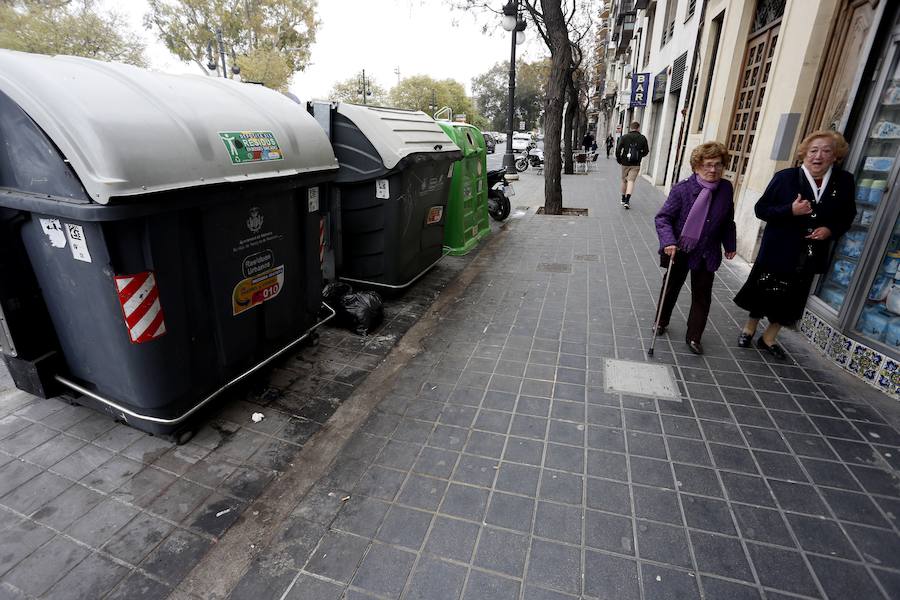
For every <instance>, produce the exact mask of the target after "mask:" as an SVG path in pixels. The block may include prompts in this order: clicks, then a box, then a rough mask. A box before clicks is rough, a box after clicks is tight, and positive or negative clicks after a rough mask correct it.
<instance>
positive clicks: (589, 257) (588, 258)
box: [575, 254, 600, 262]
mask: <svg viewBox="0 0 900 600" xmlns="http://www.w3.org/2000/svg"><path fill="white" fill-rule="evenodd" d="M575 260H580V261H581V262H597V261H599V260H600V257H599V256H598V255H596V254H576V255H575Z"/></svg>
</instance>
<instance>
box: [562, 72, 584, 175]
mask: <svg viewBox="0 0 900 600" xmlns="http://www.w3.org/2000/svg"><path fill="white" fill-rule="evenodd" d="M577 112H578V89H577V88H576V87H575V82H574V81H572V75H571V71H570V72H569V76H568V77H566V109H565V115H564V117H563V131H564V132H565V133H566V139H565V143H564V144H563V156H564V157H565V160H563V172H564V173H565V174H566V175H574V174H575V164H574V161H573V160H572V153H573V152H574V151H576V149H577V148H578V147H579V143H580V139H581V138H578V137H576V136H577V135H578V132H577V131H575V127H576V123H575V116H576V113H577Z"/></svg>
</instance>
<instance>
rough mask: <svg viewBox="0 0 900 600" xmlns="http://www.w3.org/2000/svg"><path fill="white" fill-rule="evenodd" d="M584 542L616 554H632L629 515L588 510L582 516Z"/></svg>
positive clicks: (631, 529) (631, 526)
mask: <svg viewBox="0 0 900 600" xmlns="http://www.w3.org/2000/svg"><path fill="white" fill-rule="evenodd" d="M584 532H585V533H584V535H585V539H584V543H585V545H587V546H590V547H592V548H598V549H600V550H608V551H610V552H615V553H617V554H634V528H633V524H632V521H631V518H630V517H620V516H617V515H610V514H607V513H602V512H597V511H593V510H588V511H586V512H585V517H584Z"/></svg>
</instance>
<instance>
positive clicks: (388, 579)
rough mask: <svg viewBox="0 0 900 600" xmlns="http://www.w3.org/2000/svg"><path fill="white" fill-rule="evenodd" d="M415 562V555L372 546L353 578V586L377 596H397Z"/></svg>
mask: <svg viewBox="0 0 900 600" xmlns="http://www.w3.org/2000/svg"><path fill="white" fill-rule="evenodd" d="M415 560H416V556H415V554H413V553H411V552H405V551H403V550H400V549H397V548H391V547H390V546H386V545H384V544H373V545H372V547H371V548H369V551H368V552H367V553H366V556H365V558H363V561H362V564H360V565H359V570H358V571H357V572H356V575H354V577H353V582H352V583H353V585H355V586H358V587H361V588H363V589H364V590H369V591H370V592H376V593H378V594H384V595H390V596H394V597H396V596H399V595H400V592H402V591H403V587H404V585H405V584H406V578H407V576H408V575H409V571H410V569H411V568H412V566H413V563H414V562H415Z"/></svg>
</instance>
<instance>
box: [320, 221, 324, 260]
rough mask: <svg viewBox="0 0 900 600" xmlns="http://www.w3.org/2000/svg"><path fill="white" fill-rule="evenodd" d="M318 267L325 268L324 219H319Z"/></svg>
mask: <svg viewBox="0 0 900 600" xmlns="http://www.w3.org/2000/svg"><path fill="white" fill-rule="evenodd" d="M319 266H320V267H324V266H325V217H320V218H319Z"/></svg>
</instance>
